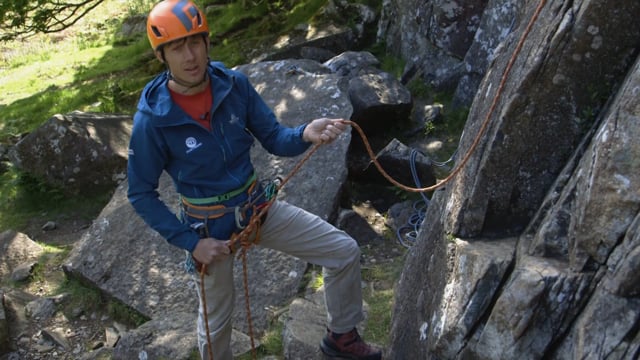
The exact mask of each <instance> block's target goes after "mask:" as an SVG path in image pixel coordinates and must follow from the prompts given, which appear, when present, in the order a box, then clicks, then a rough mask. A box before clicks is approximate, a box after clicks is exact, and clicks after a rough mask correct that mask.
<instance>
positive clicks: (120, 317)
mask: <svg viewBox="0 0 640 360" xmlns="http://www.w3.org/2000/svg"><path fill="white" fill-rule="evenodd" d="M107 310H108V312H109V315H110V316H111V318H113V320H115V321H118V322H120V323H123V324H126V325H129V326H132V327H138V326H140V325H142V324H144V323H146V322H147V321H149V320H150V319H149V318H148V317H146V316H144V315H142V314H140V313H139V312H137V311H136V310H134V309H132V308H131V307H129V306H127V305H125V304H123V303H122V302H120V301H118V300H115V299H112V300H111V301H109V303H108V304H107Z"/></svg>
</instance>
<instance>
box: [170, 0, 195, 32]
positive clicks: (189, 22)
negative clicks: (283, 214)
mask: <svg viewBox="0 0 640 360" xmlns="http://www.w3.org/2000/svg"><path fill="white" fill-rule="evenodd" d="M185 6H187V8H186V9H185ZM171 12H173V14H174V15H175V16H176V17H177V18H178V19H179V20H180V22H181V23H182V25H183V26H184V28H185V29H186V30H187V31H191V30H193V25H194V21H193V18H194V17H195V18H197V24H198V26H200V25H202V19H201V18H200V12H199V11H198V9H197V8H196V7H195V5H193V3H191V2H190V1H179V2H178V3H176V5H175V6H174V7H173V9H171Z"/></svg>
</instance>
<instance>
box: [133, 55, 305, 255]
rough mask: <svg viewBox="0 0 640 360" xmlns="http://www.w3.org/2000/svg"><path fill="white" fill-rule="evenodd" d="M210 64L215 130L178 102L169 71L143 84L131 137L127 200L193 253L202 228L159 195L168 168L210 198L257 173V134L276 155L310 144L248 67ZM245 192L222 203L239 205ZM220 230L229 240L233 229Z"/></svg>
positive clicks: (181, 186)
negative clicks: (279, 115) (271, 103)
mask: <svg viewBox="0 0 640 360" xmlns="http://www.w3.org/2000/svg"><path fill="white" fill-rule="evenodd" d="M207 71H208V73H209V79H210V80H211V81H210V86H211V89H212V94H213V106H212V108H211V110H210V112H209V113H210V118H209V120H210V122H211V129H212V130H211V131H209V130H208V129H206V128H205V127H203V126H202V125H200V124H198V123H197V122H196V121H195V120H193V119H192V118H191V117H190V116H189V115H187V113H186V112H184V111H183V110H182V109H181V108H180V107H179V106H178V105H177V104H175V103H174V102H173V101H172V99H171V95H170V93H169V88H168V85H167V84H168V80H169V77H168V73H166V72H165V73H162V74H160V75H159V76H157V77H156V78H155V79H153V80H152V81H151V82H149V83H148V84H147V85H146V86H145V88H144V89H143V91H142V94H141V96H140V101H139V103H138V108H137V112H136V114H135V115H134V118H133V131H132V134H131V140H130V143H129V161H128V166H127V173H128V182H129V189H128V193H127V196H128V198H129V201H130V202H131V204H132V205H133V207H134V209H135V210H136V212H137V213H138V214H139V215H140V216H141V217H142V219H143V220H144V221H145V222H146V223H147V224H148V225H149V226H150V227H151V228H153V229H154V230H156V231H157V232H158V233H160V235H162V236H163V237H164V238H165V239H167V241H169V243H171V244H173V245H175V246H178V247H180V248H183V249H185V250H187V251H189V252H192V251H193V250H194V249H195V246H196V244H197V242H198V240H199V235H198V234H197V233H196V232H195V231H194V230H192V229H191V228H190V227H189V224H186V223H184V222H182V221H180V219H178V217H176V215H175V214H174V213H173V212H172V211H171V210H169V208H168V207H167V206H166V205H165V204H164V203H163V202H162V201H161V200H160V199H159V194H158V191H157V189H158V183H159V178H160V175H161V174H162V171H163V170H164V171H166V172H167V173H168V174H169V175H170V176H171V178H172V179H173V182H174V184H175V187H176V191H177V192H178V193H179V194H181V195H182V196H184V197H187V198H207V197H212V196H217V195H221V194H226V193H229V192H231V191H233V190H236V189H238V188H241V187H243V185H245V183H246V182H247V180H248V179H249V178H250V176H251V175H252V174H253V172H254V168H253V165H252V164H251V160H250V156H249V155H250V149H251V147H252V145H253V143H254V139H258V141H259V142H260V143H261V144H262V146H263V147H264V149H266V150H267V151H268V152H270V153H272V154H274V155H278V156H295V155H299V154H301V153H303V152H304V151H305V150H307V149H308V147H309V145H310V143H308V142H305V141H303V140H302V132H303V131H304V127H305V125H300V126H298V127H295V128H289V127H286V126H283V125H281V124H280V123H279V122H278V121H277V119H276V117H275V115H274V113H273V112H272V111H271V109H270V108H269V107H268V106H267V104H265V102H264V101H263V100H262V98H261V97H260V95H259V94H258V93H257V92H256V90H255V89H254V88H253V86H252V85H251V84H250V83H249V80H248V79H247V77H246V76H245V75H244V74H242V73H240V72H238V71H234V70H230V69H227V68H225V67H224V66H223V65H222V64H221V63H217V62H210V63H209V66H208V69H207ZM246 196H247V195H246V194H244V193H243V194H240V195H238V196H237V197H236V198H232V199H229V200H228V201H227V202H225V203H223V204H225V205H228V206H235V205H236V204H238V203H240V202H241V201H243V197H244V198H246ZM224 218H225V220H224V221H226V222H229V224H228V225H226V226H223V227H222V228H226V229H232V225H233V224H234V223H235V219H234V217H233V216H225V217H224ZM216 221H219V220H216ZM217 235H218V236H227V237H226V238H227V239H228V236H229V235H230V233H229V234H220V233H219V234H217ZM212 236H213V235H212ZM218 238H220V239H225V237H218Z"/></svg>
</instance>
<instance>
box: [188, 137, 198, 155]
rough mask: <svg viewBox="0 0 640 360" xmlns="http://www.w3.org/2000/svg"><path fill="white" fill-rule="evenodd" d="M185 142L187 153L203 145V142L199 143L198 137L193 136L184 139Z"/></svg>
mask: <svg viewBox="0 0 640 360" xmlns="http://www.w3.org/2000/svg"><path fill="white" fill-rule="evenodd" d="M184 144H185V145H186V146H187V154H188V153H190V152H192V151H193V150H195V149H197V148H199V147H200V146H202V143H199V142H198V140H196V138H194V137H191V136H190V137H188V138H187V139H186V140H185V141H184Z"/></svg>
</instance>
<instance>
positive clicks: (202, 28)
mask: <svg viewBox="0 0 640 360" xmlns="http://www.w3.org/2000/svg"><path fill="white" fill-rule="evenodd" d="M195 34H209V25H207V18H206V17H205V16H204V14H203V13H202V12H201V11H200V9H198V7H197V6H196V5H195V4H194V3H193V2H192V1H189V0H164V1H161V2H159V3H158V4H157V5H156V6H155V7H154V8H153V9H152V10H151V12H150V13H149V16H148V17H147V36H148V37H149V42H150V43H151V47H152V48H153V50H158V47H159V46H161V45H164V44H166V43H168V42H171V41H174V40H177V39H181V38H184V37H187V36H191V35H195Z"/></svg>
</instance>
